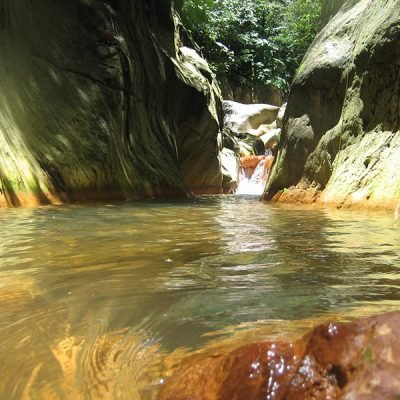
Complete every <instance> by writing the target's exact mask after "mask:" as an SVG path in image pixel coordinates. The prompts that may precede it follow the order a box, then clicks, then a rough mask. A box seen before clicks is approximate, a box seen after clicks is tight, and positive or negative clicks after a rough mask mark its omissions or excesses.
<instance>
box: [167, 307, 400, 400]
mask: <svg viewBox="0 0 400 400" xmlns="http://www.w3.org/2000/svg"><path fill="white" fill-rule="evenodd" d="M399 332H400V313H398V312H397V313H389V314H385V315H381V316H377V317H371V318H367V319H363V320H359V321H355V322H351V323H347V324H327V325H321V326H318V327H317V328H315V329H314V330H313V331H312V332H311V333H309V334H307V335H305V336H304V337H303V338H302V339H300V340H297V341H295V342H293V343H285V342H260V343H251V344H248V345H245V346H242V347H240V348H238V349H236V350H233V351H230V352H227V353H225V354H224V353H221V352H218V353H213V354H210V355H209V356H202V357H201V356H197V358H193V359H189V360H188V361H187V362H185V363H183V364H182V366H181V367H180V368H179V369H178V370H177V371H176V372H175V374H174V375H173V376H172V377H171V378H170V379H169V380H168V381H167V383H166V384H165V387H163V388H162V390H161V394H160V399H161V400H183V399H191V400H214V399H218V400H232V399H236V400H261V399H262V400H264V399H271V400H272V399H273V400H281V399H282V400H297V399H298V400H304V399H313V400H327V399H331V400H333V399H349V400H350V399H353V400H355V399H363V400H368V399H371V400H372V399H380V400H389V399H390V400H393V399H396V398H398V396H399V395H400V346H399V342H398V334H399Z"/></svg>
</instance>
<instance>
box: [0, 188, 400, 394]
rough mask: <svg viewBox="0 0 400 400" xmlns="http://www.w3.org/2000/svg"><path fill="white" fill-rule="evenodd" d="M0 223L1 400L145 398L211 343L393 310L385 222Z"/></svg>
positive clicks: (246, 215) (179, 209)
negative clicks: (183, 358) (172, 368)
mask: <svg viewBox="0 0 400 400" xmlns="http://www.w3.org/2000/svg"><path fill="white" fill-rule="evenodd" d="M0 224H1V233H0V315H1V319H0V335H1V336H0V337H1V342H0V359H1V360H2V362H1V364H0V374H1V376H2V379H1V382H0V398H1V399H30V398H32V399H53V398H54V399H71V398H74V399H100V398H105V399H108V398H109V399H136V398H140V399H148V398H153V397H154V396H155V394H154V393H155V391H156V389H157V387H158V385H159V384H160V382H161V383H162V380H163V379H164V378H165V376H166V375H167V374H168V372H167V370H168V368H169V367H170V366H171V365H172V364H173V363H174V361H173V360H176V359H178V358H179V357H180V356H183V355H187V354H191V353H192V352H194V351H201V350H202V349H205V348H207V346H209V345H210V344H211V343H214V342H215V341H216V340H217V341H221V342H222V341H223V340H228V339H229V340H234V339H232V338H236V337H238V338H239V337H240V335H242V337H243V336H244V337H245V338H247V339H248V340H249V338H251V337H252V332H253V333H254V332H258V335H259V336H262V335H264V336H262V337H265V335H267V333H266V332H269V334H270V335H272V336H273V335H275V336H280V335H281V336H282V337H285V336H287V335H289V334H290V332H293V331H295V330H296V329H295V327H297V328H298V327H299V326H300V327H306V326H308V325H309V324H312V323H314V322H315V323H316V322H317V321H320V320H324V319H331V318H334V319H335V320H347V319H349V318H351V317H352V316H362V315H369V314H372V313H376V312H383V311H389V310H393V309H400V295H399V287H400V267H399V266H400V229H399V228H400V226H399V222H398V221H395V220H394V219H393V218H392V217H391V216H389V215H385V214H382V215H381V214H376V213H375V214H373V213H360V212H349V211H347V212H346V211H337V210H327V209H312V208H307V209H304V208H298V207H297V208H294V207H287V206H286V207H283V206H279V205H274V204H265V203H261V202H259V201H258V200H257V199H255V198H246V197H235V196H220V197H218V196H217V197H199V198H197V199H195V200H193V201H187V202H175V203H172V202H170V203H166V202H158V201H157V202H146V203H133V204H132V203H131V204H96V205H85V206H75V205H72V206H60V207H43V208H37V209H3V210H0ZM302 321H303V322H302ZM241 340H242V339H241ZM179 355H180V356H179ZM150 367H151V368H150Z"/></svg>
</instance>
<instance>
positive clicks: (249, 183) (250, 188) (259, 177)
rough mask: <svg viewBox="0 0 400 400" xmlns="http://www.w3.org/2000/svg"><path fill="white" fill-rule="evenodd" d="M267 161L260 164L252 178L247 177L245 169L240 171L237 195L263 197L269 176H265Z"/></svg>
mask: <svg viewBox="0 0 400 400" xmlns="http://www.w3.org/2000/svg"><path fill="white" fill-rule="evenodd" d="M265 163H266V160H262V161H260V162H259V163H258V165H257V167H256V169H255V170H254V172H253V174H252V175H251V177H247V176H246V173H245V169H244V168H240V171H239V184H238V187H237V189H236V194H250V195H255V196H261V195H262V194H263V192H264V188H265V183H266V182H267V178H268V174H265V173H264V171H265Z"/></svg>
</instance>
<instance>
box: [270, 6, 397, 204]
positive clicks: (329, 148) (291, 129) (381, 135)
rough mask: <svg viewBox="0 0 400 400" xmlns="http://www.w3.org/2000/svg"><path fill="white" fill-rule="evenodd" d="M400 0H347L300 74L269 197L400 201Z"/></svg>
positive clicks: (339, 201) (337, 201)
mask: <svg viewBox="0 0 400 400" xmlns="http://www.w3.org/2000/svg"><path fill="white" fill-rule="evenodd" d="M399 21H400V0H389V1H387V0H359V1H353V0H351V1H347V2H345V3H344V5H343V6H342V7H341V8H340V10H339V11H338V12H337V13H336V15H335V16H334V17H333V18H332V19H331V20H330V22H329V23H328V24H327V25H326V26H325V28H324V29H323V30H322V31H321V32H320V34H319V35H318V36H317V38H316V40H315V41H314V43H313V44H312V45H311V47H310V49H309V51H308V52H307V54H306V56H305V58H304V60H303V62H302V64H301V65H300V67H299V70H298V73H297V75H296V77H295V80H294V83H293V86H292V89H291V92H290V96H289V101H288V107H287V112H286V115H285V121H284V129H283V132H282V137H281V143H282V146H281V149H280V152H279V155H278V158H277V162H276V163H275V166H274V169H273V171H272V176H271V180H270V182H269V184H268V186H267V188H266V193H265V198H267V199H270V198H275V199H279V200H281V201H295V202H299V201H300V202H313V201H321V202H324V203H332V204H336V205H348V206H350V205H361V206H367V207H384V208H393V207H395V206H396V205H397V204H398V201H399V198H400V132H399V123H400V97H399V91H400V23H399Z"/></svg>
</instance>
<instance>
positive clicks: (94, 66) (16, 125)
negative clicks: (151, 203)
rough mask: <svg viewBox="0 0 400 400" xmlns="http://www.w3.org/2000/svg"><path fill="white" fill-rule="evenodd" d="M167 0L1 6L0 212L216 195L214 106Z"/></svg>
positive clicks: (210, 83) (217, 117)
mask: <svg viewBox="0 0 400 400" xmlns="http://www.w3.org/2000/svg"><path fill="white" fill-rule="evenodd" d="M180 30H181V25H180V22H179V20H178V18H177V17H176V15H175V13H174V11H173V9H172V5H171V1H170V0H164V1H156V0H137V1H128V0H121V1H115V0H108V1H102V2H99V1H94V0H69V1H62V0H56V1H53V0H43V1H40V2H34V3H33V2H31V1H28V0H18V1H14V0H2V1H1V2H0V52H1V57H0V82H1V83H0V86H1V90H0V205H3V206H4V205H5V206H17V205H24V204H43V203H49V202H50V203H51V202H57V201H71V200H79V199H84V200H88V199H95V198H98V197H101V198H113V197H117V198H128V197H133V198H140V197H150V196H168V195H174V196H175V195H176V196H185V195H187V194H188V193H189V192H199V193H208V192H211V193H218V192H220V190H221V187H222V174H221V168H220V159H219V158H220V150H221V139H220V134H219V131H220V128H221V100H220V96H219V90H218V88H217V87H216V85H215V83H214V78H213V75H212V74H211V71H210V70H209V68H208V66H207V64H206V63H205V62H204V60H202V59H201V58H200V57H199V56H198V55H197V54H196V53H195V52H194V51H193V50H192V49H189V48H187V47H185V46H184V45H183V44H182V42H181V39H180Z"/></svg>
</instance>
